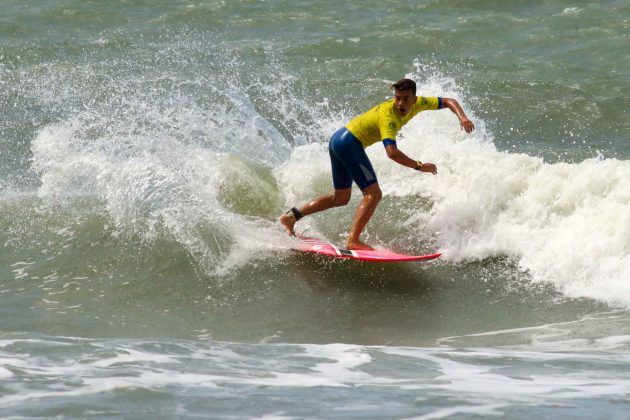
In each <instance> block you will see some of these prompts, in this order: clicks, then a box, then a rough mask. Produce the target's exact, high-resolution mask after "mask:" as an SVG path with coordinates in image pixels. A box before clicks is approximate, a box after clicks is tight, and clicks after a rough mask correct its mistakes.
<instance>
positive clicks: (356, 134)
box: [280, 79, 475, 250]
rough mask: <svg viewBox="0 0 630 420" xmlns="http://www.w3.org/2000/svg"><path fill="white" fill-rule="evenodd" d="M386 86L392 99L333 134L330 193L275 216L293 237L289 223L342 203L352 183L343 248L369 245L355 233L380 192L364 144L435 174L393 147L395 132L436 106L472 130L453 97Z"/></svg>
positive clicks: (410, 85) (405, 82) (406, 83)
mask: <svg viewBox="0 0 630 420" xmlns="http://www.w3.org/2000/svg"><path fill="white" fill-rule="evenodd" d="M390 88H391V89H393V91H394V97H393V98H392V99H390V100H388V101H386V102H383V103H381V104H379V105H377V106H375V107H373V108H371V109H370V110H369V111H367V112H366V113H364V114H361V115H359V116H358V117H356V118H354V119H352V120H351V121H350V122H349V123H348V124H347V125H346V126H345V127H342V128H341V129H339V130H337V132H335V134H333V136H332V138H331V139H330V142H329V146H328V151H329V153H330V161H331V165H332V177H333V186H334V189H335V192H334V194H329V195H323V196H320V197H317V198H315V199H313V200H312V201H310V202H309V203H307V204H305V205H303V206H302V207H300V208H299V209H298V208H297V207H293V208H291V209H290V210H289V211H287V212H286V213H285V214H283V215H282V216H280V223H281V224H282V225H283V226H284V227H285V228H286V230H287V232H288V233H289V234H290V235H295V231H294V226H295V223H296V222H297V221H298V220H300V219H301V218H302V217H304V216H307V215H310V214H313V213H317V212H320V211H323V210H327V209H329V208H332V207H340V206H345V205H346V204H348V202H349V201H350V195H351V193H352V182H353V181H354V182H355V183H356V184H357V186H358V187H359V188H360V189H361V192H362V193H363V199H362V200H361V204H360V205H359V207H358V208H357V210H356V212H355V214H354V219H353V221H352V227H351V228H350V232H349V233H348V240H347V241H346V248H348V249H355V250H358V249H373V248H372V247H371V246H369V245H367V244H365V243H363V242H361V241H360V240H359V236H360V235H361V232H362V231H363V229H364V228H365V226H366V225H367V223H368V222H369V221H370V218H371V217H372V215H373V214H374V210H375V209H376V206H377V205H378V203H379V201H380V200H381V198H382V193H381V189H380V187H379V185H378V180H377V179H376V173H375V172H374V168H373V167H372V164H371V163H370V160H369V159H368V157H367V155H366V153H365V148H366V147H368V146H371V145H372V144H374V143H378V142H379V141H381V142H383V146H385V151H386V152H387V156H388V157H389V158H390V159H392V160H393V161H394V162H396V163H398V164H400V165H403V166H406V167H408V168H411V169H415V170H416V171H420V172H427V173H431V174H433V175H436V174H437V167H436V165H435V164H433V163H428V162H420V161H419V160H414V159H412V158H410V157H409V156H407V155H406V154H404V153H403V152H402V151H400V150H399V149H398V147H397V145H396V133H397V132H398V131H399V130H400V129H401V128H402V126H403V125H405V124H406V123H407V122H409V120H411V118H413V117H414V116H415V115H417V114H418V113H419V112H421V111H427V110H438V109H442V108H448V109H450V110H451V111H452V112H453V113H454V114H455V115H456V116H457V118H458V119H459V124H460V126H461V128H462V129H463V130H464V131H466V132H467V133H471V132H472V131H473V130H474V129H475V126H474V125H473V123H472V121H471V120H470V119H469V118H468V117H467V116H466V114H465V113H464V111H463V110H462V108H461V106H460V105H459V103H458V102H457V101H456V100H455V99H452V98H441V97H422V96H416V82H414V81H413V80H411V79H401V80H399V81H398V82H396V83H394V84H393V85H391V86H390Z"/></svg>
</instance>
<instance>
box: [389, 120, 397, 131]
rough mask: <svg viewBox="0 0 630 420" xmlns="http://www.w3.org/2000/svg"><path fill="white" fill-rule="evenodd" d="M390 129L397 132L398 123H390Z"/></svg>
mask: <svg viewBox="0 0 630 420" xmlns="http://www.w3.org/2000/svg"><path fill="white" fill-rule="evenodd" d="M389 128H390V129H391V130H392V131H396V123H395V122H390V123H389Z"/></svg>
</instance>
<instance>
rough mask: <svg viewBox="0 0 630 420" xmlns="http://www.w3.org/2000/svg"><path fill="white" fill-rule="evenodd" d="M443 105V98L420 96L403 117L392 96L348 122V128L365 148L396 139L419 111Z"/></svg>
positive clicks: (434, 108) (438, 107)
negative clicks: (399, 113) (399, 132)
mask: <svg viewBox="0 0 630 420" xmlns="http://www.w3.org/2000/svg"><path fill="white" fill-rule="evenodd" d="M441 107H442V98H439V97H437V96H432V97H424V96H418V99H417V100H416V103H415V104H414V105H413V107H412V108H411V111H409V113H408V114H407V115H405V116H404V117H401V116H400V115H398V110H396V107H395V106H394V99H393V98H392V99H390V100H389V101H385V102H383V103H381V104H379V105H376V106H375V107H374V108H372V109H370V110H369V111H367V112H366V113H364V114H361V115H359V116H358V117H356V118H353V119H352V120H351V121H350V122H349V123H348V124H346V128H347V129H348V130H350V132H351V133H352V134H353V135H354V136H355V137H356V138H357V139H359V141H360V142H361V144H363V147H364V148H365V147H368V146H370V145H372V144H374V143H377V142H379V141H382V140H385V139H391V140H396V133H398V131H400V129H401V128H402V126H403V125H405V124H407V123H408V122H409V120H411V119H412V118H413V117H414V116H416V115H417V114H418V113H419V112H422V111H426V110H436V109H440V108H441Z"/></svg>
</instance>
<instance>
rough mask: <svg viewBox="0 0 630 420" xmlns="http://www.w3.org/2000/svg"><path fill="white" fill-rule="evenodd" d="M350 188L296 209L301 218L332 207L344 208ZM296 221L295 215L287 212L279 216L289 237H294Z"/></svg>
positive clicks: (350, 192) (321, 197) (324, 196)
mask: <svg viewBox="0 0 630 420" xmlns="http://www.w3.org/2000/svg"><path fill="white" fill-rule="evenodd" d="M351 194H352V188H344V189H339V190H335V193H334V194H328V195H322V196H319V197H317V198H315V199H314V200H313V201H310V202H308V203H306V204H305V205H303V206H302V207H300V208H299V209H298V211H299V213H300V214H301V215H302V216H308V215H309V214H313V213H317V212H320V211H324V210H328V209H330V208H332V207H339V206H345V205H346V204H348V202H349V201H350V196H351ZM295 222H297V219H296V217H295V215H294V214H293V213H292V212H291V211H289V212H287V213H285V214H283V215H282V216H280V223H282V225H283V226H284V227H285V228H286V230H287V232H288V233H289V235H295V231H294V230H293V227H294V226H295Z"/></svg>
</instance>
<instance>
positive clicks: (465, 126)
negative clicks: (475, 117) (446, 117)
mask: <svg viewBox="0 0 630 420" xmlns="http://www.w3.org/2000/svg"><path fill="white" fill-rule="evenodd" d="M459 125H460V126H461V127H462V130H464V131H465V132H467V133H469V134H470V133H472V132H473V130H474V129H475V125H474V124H473V122H472V121H470V120H469V119H465V120H462V121H460V123H459Z"/></svg>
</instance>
